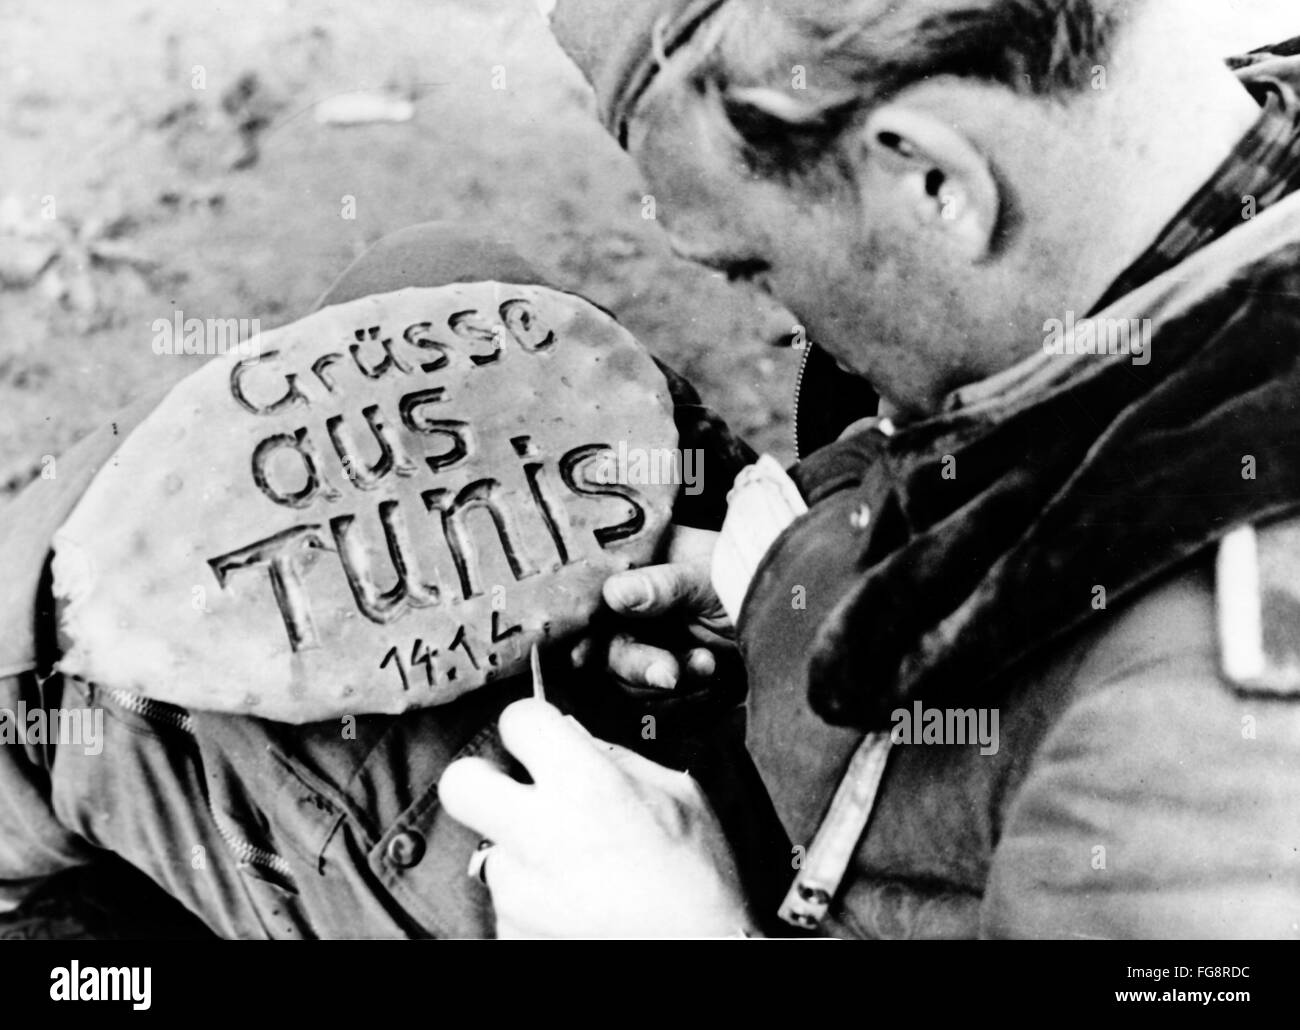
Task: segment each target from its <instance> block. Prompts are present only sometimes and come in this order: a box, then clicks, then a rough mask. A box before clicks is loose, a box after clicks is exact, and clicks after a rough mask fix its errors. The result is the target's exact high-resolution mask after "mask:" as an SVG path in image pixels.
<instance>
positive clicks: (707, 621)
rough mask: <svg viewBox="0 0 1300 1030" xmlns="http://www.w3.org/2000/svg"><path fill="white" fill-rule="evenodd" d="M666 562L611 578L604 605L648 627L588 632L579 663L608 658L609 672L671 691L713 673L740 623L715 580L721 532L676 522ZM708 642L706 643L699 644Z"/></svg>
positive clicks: (575, 657) (640, 684) (575, 654)
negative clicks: (603, 637)
mask: <svg viewBox="0 0 1300 1030" xmlns="http://www.w3.org/2000/svg"><path fill="white" fill-rule="evenodd" d="M669 534H670V535H669V538H668V547H667V554H666V561H665V562H664V563H663V564H662V565H651V566H647V567H645V568H641V569H632V570H630V571H628V572H621V573H619V574H617V575H615V576H611V577H610V578H609V579H607V580H606V581H605V587H604V597H605V603H606V604H607V605H609V607H610V610H611V611H612V612H613V613H614V614H615V615H616V616H619V617H622V618H626V619H634V620H641V621H644V622H645V623H646V625H645V627H644V632H637V633H636V634H633V633H631V632H624V631H619V632H616V633H614V634H613V635H612V636H611V637H610V638H609V639H608V640H607V641H600V640H594V639H592V638H588V639H586V640H584V641H582V643H580V644H579V645H578V646H577V647H576V648H575V649H574V652H573V662H574V664H575V665H579V666H581V665H585V664H589V663H592V662H596V661H599V660H600V655H602V654H604V655H605V656H606V663H607V665H608V668H609V671H610V672H611V673H613V675H614V676H615V677H617V678H618V679H619V680H621V681H623V682H624V683H628V684H631V685H632V686H636V687H657V688H659V689H661V690H671V689H673V688H674V687H676V686H677V684H678V681H679V680H680V679H681V678H682V677H683V675H691V676H694V677H697V678H699V679H708V678H709V677H711V676H712V675H713V674H714V672H715V671H716V670H717V659H716V657H715V654H714V652H715V651H717V650H719V649H724V648H725V649H729V648H731V647H732V646H734V645H733V643H732V637H733V634H734V628H733V627H732V625H731V620H730V619H729V618H728V617H727V613H726V612H725V611H724V610H723V608H722V604H721V602H719V600H718V596H717V594H715V593H714V592H713V585H712V583H711V582H710V578H709V568H710V563H711V560H712V557H713V547H714V544H715V543H716V542H717V539H718V534H717V533H714V532H711V531H709V530H704V529H689V528H686V527H683V526H673V527H671V528H670V530H669ZM700 645H703V646H700Z"/></svg>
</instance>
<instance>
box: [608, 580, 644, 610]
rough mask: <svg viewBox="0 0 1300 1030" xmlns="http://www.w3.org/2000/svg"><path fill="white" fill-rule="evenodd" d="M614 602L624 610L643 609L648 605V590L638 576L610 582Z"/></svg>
mask: <svg viewBox="0 0 1300 1030" xmlns="http://www.w3.org/2000/svg"><path fill="white" fill-rule="evenodd" d="M610 591H611V593H613V595H614V600H615V601H616V602H617V603H618V604H619V605H621V606H622V607H624V608H644V607H645V606H646V605H648V604H649V603H650V590H649V588H648V587H647V586H646V584H645V581H644V580H643V579H642V578H641V577H640V576H623V577H619V578H616V579H614V580H612V581H611V585H610Z"/></svg>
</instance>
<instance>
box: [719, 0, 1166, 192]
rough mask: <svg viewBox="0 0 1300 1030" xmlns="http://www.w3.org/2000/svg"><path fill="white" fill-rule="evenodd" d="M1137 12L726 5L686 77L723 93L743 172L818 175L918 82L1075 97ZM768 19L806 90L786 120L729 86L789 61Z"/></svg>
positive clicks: (932, 3)
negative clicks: (973, 83)
mask: <svg viewBox="0 0 1300 1030" xmlns="http://www.w3.org/2000/svg"><path fill="white" fill-rule="evenodd" d="M1141 2H1142V0H777V2H776V3H775V4H774V5H773V4H772V3H771V0H763V2H761V3H760V2H758V0H733V3H732V4H730V5H727V6H726V7H724V8H723V16H722V17H720V18H719V24H717V26H716V29H717V31H715V32H713V33H712V34H711V38H710V39H709V40H708V41H707V42H706V43H705V44H704V47H703V52H702V53H701V54H700V55H699V60H698V64H697V66H696V69H695V72H696V75H697V76H698V78H699V79H700V80H703V79H710V80H712V81H714V82H715V83H716V84H718V85H720V86H721V87H722V89H723V93H724V104H726V105H727V110H728V116H729V118H730V119H731V121H732V123H733V125H735V126H736V128H737V130H738V131H739V132H740V133H741V135H742V137H744V139H745V140H746V144H747V153H746V157H747V160H748V163H749V165H750V167H751V168H752V169H753V170H754V171H756V172H758V173H760V174H767V175H779V176H789V175H791V174H796V175H797V174H802V173H805V172H808V171H812V170H817V169H820V168H822V167H823V164H822V162H823V159H824V158H826V157H827V156H830V155H832V154H833V153H834V142H835V140H836V139H837V137H839V135H840V133H841V132H842V131H843V129H845V128H846V127H847V126H848V125H849V124H851V123H852V122H853V121H854V120H855V118H856V116H857V114H858V113H860V112H861V111H862V110H864V109H865V108H868V107H870V106H871V105H873V104H876V103H879V102H880V101H881V100H884V99H886V98H888V97H889V96H890V95H892V94H895V93H897V92H898V91H899V90H901V89H903V88H905V87H907V86H908V85H911V84H913V83H916V82H919V81H921V80H923V79H925V78H928V77H933V76H939V75H956V76H962V77H967V78H972V79H980V80H984V81H988V82H994V83H1000V84H1002V85H1004V86H1006V87H1007V88H1009V89H1012V90H1015V91H1017V92H1020V93H1024V94H1027V95H1035V96H1042V97H1045V98H1053V99H1067V98H1068V96H1069V95H1070V94H1072V93H1079V92H1082V91H1083V90H1085V89H1087V88H1088V87H1089V85H1090V84H1091V83H1092V82H1093V80H1094V78H1095V75H1096V72H1095V69H1096V68H1097V66H1098V65H1104V64H1105V63H1106V61H1107V60H1108V59H1109V58H1110V56H1111V51H1112V48H1113V46H1114V40H1115V37H1116V34H1117V32H1118V30H1119V28H1120V27H1121V26H1122V24H1123V23H1124V21H1125V20H1126V17H1127V12H1128V10H1129V9H1131V8H1133V7H1135V6H1136V5H1137V4H1140V3H1141ZM751 4H752V6H751ZM773 7H775V8H776V10H775V11H774V10H773ZM773 16H775V17H776V18H780V19H781V20H782V21H783V22H784V23H785V25H786V26H788V27H790V28H793V29H794V30H795V31H796V32H797V33H798V34H799V36H800V37H801V39H802V41H803V42H802V45H804V46H806V48H807V58H806V60H804V61H802V62H801V63H804V64H806V65H807V66H808V68H809V73H808V76H809V79H810V80H813V81H810V83H809V87H810V88H809V89H808V91H807V93H803V94H802V95H801V96H800V98H799V100H798V101H796V100H795V98H794V96H792V95H791V94H789V93H786V97H787V100H788V101H789V102H790V103H792V104H794V103H797V104H798V105H799V106H800V107H801V108H802V110H801V111H800V112H799V114H798V116H797V117H788V116H783V115H778V116H775V117H773V116H772V115H770V114H768V113H764V112H762V111H758V110H755V109H754V108H753V106H752V105H750V106H747V105H746V104H745V103H744V102H743V101H742V99H741V98H740V97H739V95H738V94H740V93H741V92H742V91H741V90H739V89H731V90H729V87H728V83H731V82H732V80H733V79H735V78H738V79H739V80H741V81H742V82H744V81H747V82H749V83H753V82H756V81H766V82H769V83H770V82H772V81H773V80H774V79H776V78H781V77H784V76H785V75H786V74H788V73H789V71H790V62H791V61H792V60H794V61H799V60H800V57H801V55H800V54H799V53H798V52H797V51H796V52H791V51H790V50H789V48H788V47H781V46H775V45H774V44H775V43H776V38H775V37H779V36H780V35H781V33H780V31H779V30H778V29H777V26H776V23H775V22H773V20H772V18H773ZM814 82H815V85H814ZM733 84H734V83H733ZM750 92H754V91H752V90H751V91H750ZM769 92H770V91H769ZM728 96H729V97H730V98H731V99H730V100H727V99H726V98H727V97H728Z"/></svg>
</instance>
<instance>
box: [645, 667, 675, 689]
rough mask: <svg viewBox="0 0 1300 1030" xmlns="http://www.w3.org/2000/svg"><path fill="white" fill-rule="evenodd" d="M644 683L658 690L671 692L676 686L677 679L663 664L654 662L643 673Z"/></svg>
mask: <svg viewBox="0 0 1300 1030" xmlns="http://www.w3.org/2000/svg"><path fill="white" fill-rule="evenodd" d="M645 681H646V682H647V683H649V684H650V686H652V687H658V688H659V689H660V690H672V689H673V688H674V687H676V686H677V677H676V676H675V675H674V674H673V670H672V669H671V668H670V667H669V666H667V665H665V664H664V663H663V662H655V663H654V664H653V665H651V666H650V667H649V668H648V669H646V671H645Z"/></svg>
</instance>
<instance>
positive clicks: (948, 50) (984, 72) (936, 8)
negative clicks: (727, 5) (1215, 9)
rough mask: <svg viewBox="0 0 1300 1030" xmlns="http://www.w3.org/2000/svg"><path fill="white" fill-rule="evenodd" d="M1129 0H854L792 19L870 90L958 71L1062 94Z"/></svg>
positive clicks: (826, 58)
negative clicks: (883, 0) (885, 1)
mask: <svg viewBox="0 0 1300 1030" xmlns="http://www.w3.org/2000/svg"><path fill="white" fill-rule="evenodd" d="M1136 2H1137V0H894V2H890V3H882V2H881V0H865V2H863V0H858V2H849V3H844V2H842V0H841V2H839V3H818V2H814V3H812V4H808V5H806V6H805V8H804V9H803V11H801V12H799V13H797V14H794V15H793V16H792V20H793V21H794V22H795V23H796V25H798V27H799V28H800V29H801V30H802V31H804V32H805V33H806V34H807V35H808V36H809V37H811V38H812V39H813V40H814V41H816V42H817V43H818V44H819V49H820V54H819V59H818V63H819V64H823V65H828V66H829V67H830V69H833V70H834V71H835V72H836V73H837V75H839V76H843V77H844V78H845V79H846V80H848V81H849V82H853V83H855V84H857V85H859V86H867V87H868V88H869V89H870V92H871V93H873V94H876V95H889V94H890V93H894V92H897V91H898V90H899V89H902V88H903V87H905V86H907V85H909V84H911V83H914V82H918V81H920V80H921V79H924V78H927V77H932V76H938V75H957V76H963V77H968V78H973V79H982V80H985V81H989V82H995V83H999V84H1001V85H1004V86H1006V87H1008V88H1010V89H1013V90H1016V91H1017V92H1022V93H1027V94H1032V95H1040V96H1054V97H1063V96H1066V95H1068V94H1070V93H1074V92H1079V91H1081V90H1084V89H1086V88H1088V86H1089V84H1090V83H1091V82H1092V80H1093V78H1094V76H1095V69H1096V67H1097V66H1098V65H1104V64H1105V63H1106V62H1107V61H1108V60H1109V59H1110V56H1111V51H1112V48H1113V45H1114V40H1115V36H1116V33H1117V30H1118V29H1119V27H1120V26H1121V25H1122V23H1123V22H1124V21H1125V19H1126V14H1127V11H1128V9H1130V8H1132V7H1133V6H1135V3H1136Z"/></svg>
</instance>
